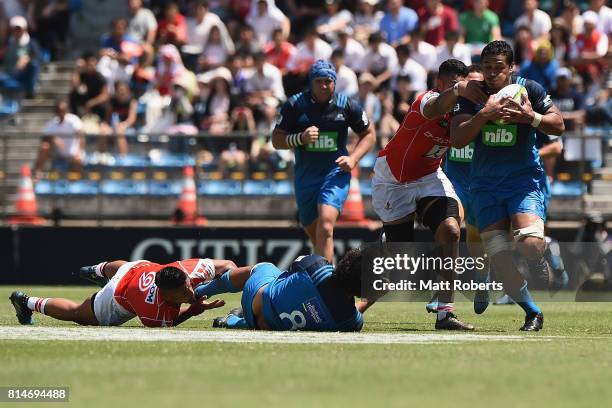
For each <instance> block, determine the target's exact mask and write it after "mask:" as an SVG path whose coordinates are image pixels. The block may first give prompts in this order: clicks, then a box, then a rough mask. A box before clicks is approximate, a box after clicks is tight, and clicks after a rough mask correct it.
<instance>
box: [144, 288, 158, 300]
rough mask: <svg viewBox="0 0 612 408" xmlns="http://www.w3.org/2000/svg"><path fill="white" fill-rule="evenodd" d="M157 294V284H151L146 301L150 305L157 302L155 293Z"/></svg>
mask: <svg viewBox="0 0 612 408" xmlns="http://www.w3.org/2000/svg"><path fill="white" fill-rule="evenodd" d="M156 294H157V286H156V285H155V284H153V285H151V287H150V288H149V291H148V292H147V296H146V297H145V303H148V304H150V305H153V304H155V295H156Z"/></svg>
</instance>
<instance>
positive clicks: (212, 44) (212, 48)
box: [198, 26, 235, 71]
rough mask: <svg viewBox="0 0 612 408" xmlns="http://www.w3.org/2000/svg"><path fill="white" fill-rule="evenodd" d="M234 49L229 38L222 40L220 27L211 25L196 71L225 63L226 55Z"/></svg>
mask: <svg viewBox="0 0 612 408" xmlns="http://www.w3.org/2000/svg"><path fill="white" fill-rule="evenodd" d="M234 51H235V49H234V42H233V41H232V40H231V39H230V40H229V41H227V42H226V41H223V37H222V36H221V29H220V28H219V27H218V26H213V27H212V28H211V29H210V34H209V36H208V40H207V41H206V43H204V52H203V53H202V55H201V56H200V63H199V64H198V71H200V70H202V69H212V68H216V67H219V66H222V65H225V63H226V62H227V57H228V56H229V55H231V54H233V53H234Z"/></svg>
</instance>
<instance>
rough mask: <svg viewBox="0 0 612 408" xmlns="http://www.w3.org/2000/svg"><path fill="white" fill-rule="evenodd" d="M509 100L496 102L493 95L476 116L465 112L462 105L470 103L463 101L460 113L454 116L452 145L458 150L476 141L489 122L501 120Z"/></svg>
mask: <svg viewBox="0 0 612 408" xmlns="http://www.w3.org/2000/svg"><path fill="white" fill-rule="evenodd" d="M470 82H471V81H470ZM507 99H509V98H507ZM507 99H501V100H499V101H496V100H495V95H491V96H490V97H489V100H488V101H487V103H486V104H485V106H484V108H482V109H481V110H479V111H478V112H476V113H475V114H473V113H472V112H471V111H469V110H464V109H463V107H462V105H464V104H465V103H466V102H467V103H469V101H461V102H460V104H459V113H457V114H456V115H454V116H453V119H452V120H451V127H450V140H451V145H452V146H453V147H455V148H458V149H460V148H462V147H463V146H465V145H467V144H469V143H470V142H472V140H474V139H476V137H477V136H478V135H479V134H480V130H481V129H482V127H483V126H484V125H485V124H486V123H487V122H493V121H496V120H499V119H501V117H502V115H503V113H502V109H503V107H504V103H506V100H507Z"/></svg>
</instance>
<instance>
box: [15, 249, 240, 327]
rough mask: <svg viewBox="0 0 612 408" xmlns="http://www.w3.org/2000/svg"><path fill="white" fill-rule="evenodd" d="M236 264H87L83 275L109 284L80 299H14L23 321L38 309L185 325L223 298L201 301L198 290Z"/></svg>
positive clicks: (111, 321)
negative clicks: (197, 295)
mask: <svg viewBox="0 0 612 408" xmlns="http://www.w3.org/2000/svg"><path fill="white" fill-rule="evenodd" d="M235 267H236V264H234V263H233V262H232V261H228V260H211V259H187V260H182V261H176V262H173V263H170V264H167V265H160V264H156V263H153V262H149V261H145V260H141V261H134V262H126V261H113V262H102V263H100V264H98V265H94V266H87V267H84V268H81V271H80V272H79V276H81V277H83V278H85V279H87V280H90V281H92V282H95V283H96V284H98V285H100V286H103V287H102V289H101V290H100V291H99V292H97V293H94V294H93V295H91V296H90V297H88V298H87V299H85V301H84V302H83V303H80V304H79V303H76V302H73V301H71V300H68V299H62V298H40V297H34V296H27V295H26V294H24V293H23V292H13V293H12V294H11V296H10V300H11V303H12V304H13V306H14V307H15V311H16V312H17V319H18V320H19V323H21V324H32V312H33V311H36V312H39V313H42V314H45V315H47V316H51V317H53V318H55V319H58V320H66V321H72V322H75V323H78V324H81V325H92V326H119V325H121V324H123V323H125V322H127V321H128V320H131V319H132V318H134V317H136V316H138V318H139V319H140V321H141V322H142V324H144V325H145V326H147V327H165V326H176V325H178V324H181V323H182V322H184V321H185V320H187V319H189V318H190V317H193V316H197V315H199V314H201V313H202V312H204V311H205V310H208V309H214V308H217V307H221V306H223V305H224V304H225V302H223V300H215V301H212V302H206V301H204V299H196V298H195V296H194V288H195V287H196V286H198V285H199V284H201V283H203V282H207V281H210V280H212V279H214V278H215V276H217V275H221V274H222V273H223V272H225V271H226V270H228V269H230V268H235Z"/></svg>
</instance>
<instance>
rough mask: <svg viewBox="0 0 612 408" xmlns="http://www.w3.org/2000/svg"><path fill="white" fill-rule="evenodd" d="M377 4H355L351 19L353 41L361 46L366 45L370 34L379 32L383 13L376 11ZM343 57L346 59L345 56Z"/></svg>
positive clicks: (364, 0) (362, 0)
mask: <svg viewBox="0 0 612 408" xmlns="http://www.w3.org/2000/svg"><path fill="white" fill-rule="evenodd" d="M379 2H380V0H358V2H357V3H358V7H357V12H356V13H355V17H354V18H353V29H354V30H355V35H354V38H355V40H357V41H358V42H359V43H361V44H367V42H368V38H369V37H370V34H372V33H376V32H379V31H380V21H381V20H382V19H383V16H384V13H383V12H382V11H381V10H378V9H377V6H378V3H379ZM336 48H337V47H336ZM344 57H345V58H346V54H345V55H344ZM347 61H348V60H347Z"/></svg>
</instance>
